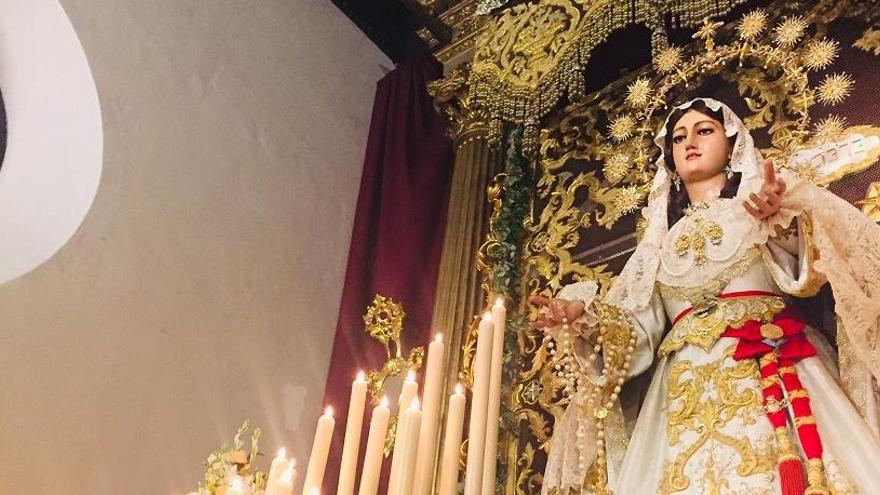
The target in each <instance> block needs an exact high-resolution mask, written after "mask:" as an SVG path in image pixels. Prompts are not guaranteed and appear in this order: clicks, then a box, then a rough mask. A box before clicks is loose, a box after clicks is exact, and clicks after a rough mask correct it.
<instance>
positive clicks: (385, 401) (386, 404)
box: [379, 395, 388, 407]
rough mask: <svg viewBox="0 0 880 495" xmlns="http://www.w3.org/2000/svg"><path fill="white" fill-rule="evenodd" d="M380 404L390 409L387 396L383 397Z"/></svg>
mask: <svg viewBox="0 0 880 495" xmlns="http://www.w3.org/2000/svg"><path fill="white" fill-rule="evenodd" d="M379 404H380V405H381V406H382V407H388V397H387V396H385V395H383V396H382V399H381V400H380V401H379Z"/></svg>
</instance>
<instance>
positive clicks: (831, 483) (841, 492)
mask: <svg viewBox="0 0 880 495" xmlns="http://www.w3.org/2000/svg"><path fill="white" fill-rule="evenodd" d="M825 474H826V478H827V479H828V489H829V490H830V491H831V495H856V494H858V493H862V492H861V490H859V488H858V487H857V486H855V485H853V484H852V483H851V482H850V481H849V480H847V479H846V477H845V476H844V475H843V472H842V471H841V469H840V466H839V465H838V464H837V462H835V461H825Z"/></svg>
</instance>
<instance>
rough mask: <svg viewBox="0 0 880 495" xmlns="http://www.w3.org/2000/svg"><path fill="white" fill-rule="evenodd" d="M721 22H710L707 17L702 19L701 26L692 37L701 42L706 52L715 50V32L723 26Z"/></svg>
mask: <svg viewBox="0 0 880 495" xmlns="http://www.w3.org/2000/svg"><path fill="white" fill-rule="evenodd" d="M723 25H724V23H723V22H712V21H711V20H710V19H709V18H708V17H707V18H705V19H703V26H702V27H700V29H699V30H697V32H696V33H694V35H693V36H692V38H693V39H695V40H697V39H699V40H703V41H704V42H705V43H706V49H707V50H713V49H714V48H715V32H716V31H718V28H720V27H721V26H723Z"/></svg>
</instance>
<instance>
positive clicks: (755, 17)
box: [736, 9, 767, 41]
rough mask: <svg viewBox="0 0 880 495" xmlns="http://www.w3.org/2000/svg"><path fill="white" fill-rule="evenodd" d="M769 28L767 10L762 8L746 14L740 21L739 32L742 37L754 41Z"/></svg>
mask: <svg viewBox="0 0 880 495" xmlns="http://www.w3.org/2000/svg"><path fill="white" fill-rule="evenodd" d="M766 28H767V12H764V11H763V10H761V9H758V10H753V11H751V12H749V13H748V14H746V15H744V16H743V17H742V19H741V20H740V21H739V25H738V26H737V28H736V29H737V32H738V34H739V37H740V39H742V40H744V41H752V40H754V39H755V38H757V37H758V36H759V35H760V34H761V33H762V32H764V29H766Z"/></svg>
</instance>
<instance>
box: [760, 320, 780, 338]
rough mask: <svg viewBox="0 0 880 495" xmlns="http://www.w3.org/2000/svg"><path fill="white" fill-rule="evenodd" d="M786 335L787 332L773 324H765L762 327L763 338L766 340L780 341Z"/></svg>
mask: <svg viewBox="0 0 880 495" xmlns="http://www.w3.org/2000/svg"><path fill="white" fill-rule="evenodd" d="M783 335H785V332H783V331H782V328H780V327H779V325H774V324H773V323H765V324H763V325H761V337H764V338H765V339H772V340H776V339H780V338H782V336H783Z"/></svg>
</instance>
